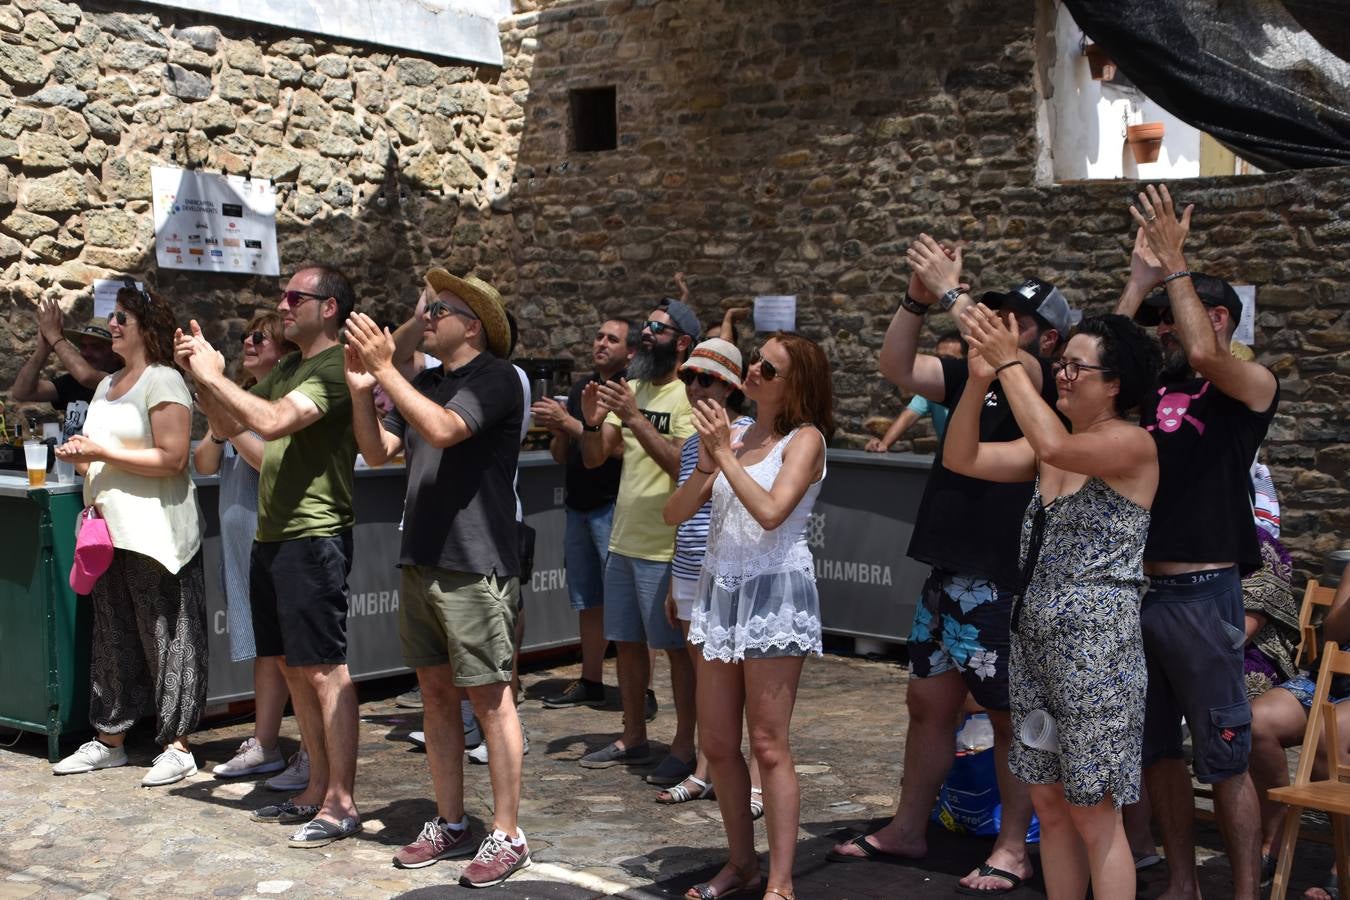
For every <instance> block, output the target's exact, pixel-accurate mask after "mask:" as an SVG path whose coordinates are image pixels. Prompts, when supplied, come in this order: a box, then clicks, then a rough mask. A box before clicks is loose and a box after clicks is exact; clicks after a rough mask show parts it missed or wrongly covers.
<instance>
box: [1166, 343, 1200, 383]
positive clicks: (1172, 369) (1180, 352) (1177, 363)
mask: <svg viewBox="0 0 1350 900" xmlns="http://www.w3.org/2000/svg"><path fill="white" fill-rule="evenodd" d="M1192 371H1193V370H1192V369H1191V361H1190V359H1189V358H1187V356H1186V349H1185V348H1184V347H1181V346H1179V345H1178V346H1174V347H1164V349H1163V364H1162V371H1160V372H1159V373H1158V383H1159V384H1176V383H1177V382H1179V381H1185V380H1186V379H1188V378H1190V377H1191V372H1192Z"/></svg>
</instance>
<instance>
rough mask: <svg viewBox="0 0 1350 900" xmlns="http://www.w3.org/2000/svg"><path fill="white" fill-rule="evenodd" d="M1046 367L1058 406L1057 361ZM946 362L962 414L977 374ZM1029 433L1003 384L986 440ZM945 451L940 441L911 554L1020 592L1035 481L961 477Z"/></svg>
mask: <svg viewBox="0 0 1350 900" xmlns="http://www.w3.org/2000/svg"><path fill="white" fill-rule="evenodd" d="M1040 362H1041V396H1042V397H1043V398H1045V402H1046V403H1049V404H1050V406H1051V407H1054V405H1055V400H1056V399H1057V396H1058V392H1057V391H1056V390H1055V379H1054V376H1053V375H1052V374H1051V372H1050V364H1049V363H1048V362H1046V361H1045V360H1041V361H1040ZM941 363H942V380H943V383H944V385H945V395H944V397H943V403H944V404H945V405H946V406H948V407H949V408H951V410H952V412H953V413H955V411H956V405H957V402H958V401H959V400H960V399H961V393H962V391H964V390H965V389H966V380H967V377H968V376H969V372H970V370H969V367H968V364H967V363H966V361H965V360H964V359H942V360H941ZM948 425H949V427H950V422H949V423H948ZM1021 436H1022V429H1021V428H1019V427H1018V425H1017V420H1016V419H1015V418H1013V412H1012V408H1011V407H1010V406H1008V400H1007V398H1006V397H1004V396H1003V386H1002V385H1001V384H1000V383H999V382H997V381H995V382H994V383H993V384H992V385H991V386H990V388H989V392H988V393H986V394H985V396H984V406H983V408H982V409H981V410H980V440H981V441H989V442H997V441H1015V440H1017V439H1018V438H1020V437H1021ZM942 450H943V444H939V445H938V451H937V458H936V459H934V460H933V471H932V472H931V473H930V474H929V476H928V484H927V485H926V486H925V487H924V491H923V499H922V500H920V501H919V513H918V516H917V517H916V519H915V523H914V534H913V536H912V537H911V538H910V541H909V555H910V556H912V557H913V558H914V559H917V560H919V561H920V562H926V563H928V564H929V565H933V566H938V567H940V568H943V569H947V570H949V571H952V572H957V573H960V574H962V575H974V576H978V577H980V578H988V579H989V580H991V581H993V582H994V583H995V584H997V585H998V586H999V587H1000V588H1002V589H1004V590H1009V591H1012V590H1016V589H1017V587H1018V585H1019V583H1020V580H1019V574H1018V566H1017V557H1018V552H1019V546H1020V544H1019V542H1020V540H1021V528H1022V516H1023V515H1024V514H1025V513H1026V510H1027V504H1028V503H1029V502H1031V490H1032V485H1033V482H1030V481H1024V482H1020V483H1017V484H999V483H996V482H993V481H982V480H980V479H978V478H969V477H967V476H965V475H958V474H956V473H955V472H952V471H949V470H948V469H947V468H946V466H944V465H943V464H942Z"/></svg>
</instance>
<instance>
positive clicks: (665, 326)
mask: <svg viewBox="0 0 1350 900" xmlns="http://www.w3.org/2000/svg"><path fill="white" fill-rule="evenodd" d="M642 327H643V328H644V329H646V330H650V331H651V333H652V334H665V333H666V332H667V331H673V332H675V333H676V334H684V333H685V332H684V331H683V330H681V329H680V328H679V327H678V326H676V325H672V324H671V323H670V322H658V321H656V320H655V319H648V320H647V321H645V322H643V323H642Z"/></svg>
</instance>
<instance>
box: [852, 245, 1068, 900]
mask: <svg viewBox="0 0 1350 900" xmlns="http://www.w3.org/2000/svg"><path fill="white" fill-rule="evenodd" d="M907 257H908V259H909V262H910V267H911V269H912V275H911V277H910V282H909V289H908V292H907V293H906V296H905V298H904V299H903V300H902V301H901V303H900V309H899V310H897V311H896V314H895V318H894V319H893V320H892V321H891V325H890V328H889V329H888V330H887V332H886V339H885V343H884V345H883V346H882V349H881V372H882V374H883V375H885V376H886V377H887V378H888V379H889V380H890V381H891V382H893V383H894V384H895V385H896V386H898V387H899V388H901V389H902V390H905V391H908V392H912V393H914V394H917V395H919V396H922V397H925V398H926V399H928V400H929V401H930V402H933V403H943V404H947V403H950V404H953V405H954V404H955V403H956V402H957V400H959V399H960V397H961V394H962V392H963V391H964V390H965V385H966V381H967V379H968V377H969V365H968V363H967V361H966V360H965V359H944V358H940V357H938V356H930V355H927V354H920V353H919V352H918V342H919V334H920V332H921V330H922V326H923V322H924V318H925V317H926V315H927V314H928V312H929V310H930V309H931V308H933V307H934V306H936V305H940V306H941V307H942V308H943V309H944V310H945V311H947V312H949V313H951V314H952V315H953V316H954V317H955V319H956V321H957V323H958V324H960V325H961V326H962V327H963V328H964V323H963V322H962V320H961V316H960V313H961V312H962V311H963V310H964V309H965V308H966V307H967V306H968V305H970V303H971V302H972V300H971V298H970V292H969V290H968V288H967V287H966V286H965V285H963V284H961V281H960V278H961V258H962V253H961V250H960V249H954V250H953V249H948V248H945V247H943V246H942V245H940V244H939V243H938V242H937V241H936V240H934V239H933V238H931V237H929V236H928V235H920V236H919V239H918V240H917V241H915V242H914V243H913V244H912V245H911V246H910V249H909V251H908V253H907ZM981 299H982V300H983V302H984V303H985V305H987V306H990V307H992V308H994V309H1001V310H1006V311H1007V312H1010V313H1013V314H1014V315H1016V317H1017V324H1018V342H1019V344H1020V346H1021V354H1022V358H1023V362H1024V364H1025V365H1026V367H1027V371H1028V372H1029V373H1030V374H1031V378H1032V381H1033V383H1035V385H1036V387H1037V388H1038V389H1039V390H1040V392H1041V396H1042V397H1043V398H1044V399H1045V401H1046V402H1047V403H1048V404H1050V405H1051V406H1052V407H1053V406H1054V403H1055V400H1056V392H1055V382H1054V378H1053V377H1052V375H1051V373H1050V358H1051V357H1052V356H1053V355H1054V353H1055V352H1056V351H1057V350H1058V348H1059V346H1060V345H1061V344H1062V343H1063V342H1064V340H1065V339H1066V338H1067V337H1068V332H1069V330H1070V328H1071V327H1072V324H1073V322H1074V321H1075V319H1074V314H1073V311H1072V310H1071V309H1070V308H1069V304H1068V301H1067V300H1066V299H1065V298H1064V296H1063V294H1061V293H1060V292H1059V290H1057V289H1056V288H1055V287H1054V286H1053V285H1050V284H1048V283H1046V282H1044V281H1041V280H1040V279H1036V278H1032V279H1028V280H1027V281H1026V282H1024V283H1023V284H1021V285H1020V286H1018V287H1017V288H1015V289H1013V290H1011V291H1008V292H1007V293H987V294H985V295H984V296H983V297H982V298H981ZM1021 434H1022V432H1021V429H1020V428H1019V427H1018V425H1017V421H1016V419H1015V418H1014V417H1013V414H1012V410H1011V408H1010V407H1009V405H1008V402H1007V400H1006V398H1005V397H1004V396H1003V392H1002V388H1001V386H1000V385H999V384H998V382H995V383H994V384H993V385H991V387H990V389H989V392H988V393H987V394H986V395H985V397H984V403H983V406H982V408H981V410H980V440H981V441H1012V440H1016V439H1017V438H1019V437H1021ZM1031 492H1032V484H1031V482H1024V483H1021V484H995V483H993V482H988V481H981V480H979V479H975V478H968V477H966V476H963V475H958V474H956V473H954V472H951V471H949V470H948V469H947V468H946V467H945V466H943V464H942V445H941V444H939V445H938V452H937V457H936V458H935V459H934V461H933V469H932V472H931V473H930V475H929V477H928V483H927V485H926V486H925V488H924V493H923V498H922V500H921V501H920V503H919V510H918V514H917V517H916V520H915V525H914V532H913V536H912V538H911V540H910V545H909V555H910V556H912V557H913V558H915V559H917V560H919V561H921V562H926V563H928V564H929V565H931V566H932V567H933V568H932V571H931V572H930V573H929V576H928V579H927V580H926V581H925V582H924V586H923V589H922V592H921V595H920V598H919V604H918V608H917V609H916V611H915V616H914V627H913V630H912V631H911V633H910V636H909V652H910V672H911V676H910V680H909V685H908V688H907V692H906V703H907V705H908V708H909V714H910V726H909V734H908V736H907V738H906V741H905V767H904V773H905V777H904V781H903V782H902V784H901V788H900V802H899V805H898V806H897V808H896V812H895V816H894V817H893V818H892V819H891V821H890V822H888V823H887V824H886V825H884V826H882V827H881V828H880V829H878V830H877V831H876V832H873V833H872V834H866V835H859V836H857V837H855V838H853V839H852V840H849V841H845V842H843V843H840V844H838V845H836V846H835V847H834V849H833V850H832V851H831V853H830V858H831V859H833V860H835V861H838V862H849V861H857V860H867V859H877V858H884V857H891V856H894V857H905V858H918V857H922V856H924V855H925V854H926V853H927V850H928V844H927V840H926V838H925V834H926V831H927V825H928V814H929V811H930V810H932V808H933V803H934V801H935V800H936V799H937V796H938V791H939V789H940V788H941V786H942V783H943V780H944V779H945V778H946V776H947V772H948V771H949V770H950V768H951V764H952V755H951V753H950V752H946V753H939V752H934V751H933V748H934V747H940V746H944V745H945V746H947V747H950V746H951V734H952V722H953V721H955V720H956V718H957V716H958V715H959V713H960V711H961V708H962V706H963V705H964V703H965V698H966V694H967V692H969V693H970V694H971V695H972V696H973V697H974V698H975V700H976V702H977V703H979V704H980V705H981V706H983V707H984V708H985V709H986V710H988V712H989V719H990V722H991V724H992V725H993V727H994V748H995V760H996V771H997V774H998V784H999V794H1000V799H1001V800H1002V803H1003V811H1002V822H1001V828H1000V831H999V835H998V839H997V840H996V841H995V843H994V847H993V849H992V850H991V852H990V854H989V856H988V857H987V858H986V859H985V861H984V862H983V863H982V864H981V865H979V866H977V867H976V868H975V869H974V870H973V871H971V872H970V873H968V874H967V875H965V876H964V877H963V878H962V879H961V880H960V885H959V887H958V890H959V891H960V892H961V893H970V894H983V893H1006V892H1008V891H1010V890H1014V889H1015V888H1016V887H1018V886H1019V885H1021V883H1022V882H1023V881H1024V880H1025V879H1027V878H1029V877H1030V876H1031V874H1032V870H1031V863H1030V861H1029V859H1028V857H1027V851H1026V831H1027V826H1028V825H1029V824H1030V822H1031V812H1032V810H1031V799H1030V795H1029V794H1028V792H1027V788H1026V786H1025V785H1024V784H1022V783H1021V782H1019V781H1018V780H1017V779H1016V778H1014V777H1012V774H1011V772H1009V770H1008V749H1009V747H1010V746H1011V743H1012V740H1013V734H1012V723H1011V716H1010V713H1009V698H1008V653H1009V650H1010V647H1011V634H1010V624H1011V614H1012V602H1013V595H1014V592H1015V591H1016V589H1017V587H1018V535H1019V533H1020V529H1021V522H1022V515H1023V513H1024V512H1025V510H1026V508H1027V504H1028V503H1029V502H1030V500H1031Z"/></svg>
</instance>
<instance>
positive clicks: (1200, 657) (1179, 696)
mask: <svg viewBox="0 0 1350 900" xmlns="http://www.w3.org/2000/svg"><path fill="white" fill-rule="evenodd" d="M1244 616H1245V613H1244V612H1243V608H1242V580H1241V579H1240V578H1239V577H1238V572H1237V568H1236V567H1232V568H1227V569H1215V570H1211V571H1205V572H1189V573H1186V574H1184V575H1174V576H1165V577H1158V578H1152V579H1150V580H1149V589H1148V593H1147V594H1145V595H1144V600H1143V603H1142V604H1141V605H1140V609H1139V626H1140V630H1141V631H1142V632H1143V635H1144V660H1145V662H1146V664H1147V667H1148V699H1147V701H1146V702H1145V706H1144V752H1143V764H1144V766H1145V767H1146V768H1147V767H1148V766H1150V765H1152V764H1154V763H1156V762H1158V761H1159V760H1163V759H1181V758H1183V757H1182V738H1181V720H1182V718H1185V720H1186V724H1187V726H1188V727H1189V728H1190V730H1191V745H1192V750H1193V753H1192V760H1193V765H1194V767H1195V777H1196V778H1197V779H1198V780H1199V781H1200V782H1202V783H1203V784H1216V783H1218V782H1221V781H1227V780H1228V779H1229V778H1232V777H1234V776H1236V775H1241V774H1242V773H1243V772H1246V771H1247V758H1248V756H1250V754H1251V748H1252V709H1251V704H1250V703H1249V702H1248V701H1247V684H1246V679H1245V678H1244V677H1243V674H1242V657H1243V651H1242V650H1241V649H1240V648H1235V647H1234V646H1233V638H1232V637H1231V636H1230V634H1229V633H1228V632H1229V629H1228V628H1227V627H1225V625H1228V626H1231V627H1232V628H1234V629H1238V630H1241V629H1242V627H1243V624H1244Z"/></svg>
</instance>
